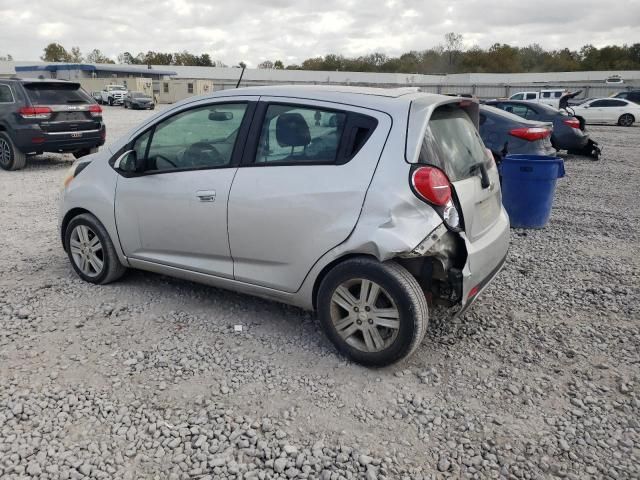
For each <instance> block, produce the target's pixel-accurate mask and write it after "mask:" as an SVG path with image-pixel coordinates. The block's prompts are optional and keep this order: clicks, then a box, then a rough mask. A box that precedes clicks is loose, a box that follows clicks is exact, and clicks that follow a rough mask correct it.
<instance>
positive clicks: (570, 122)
mask: <svg viewBox="0 0 640 480" xmlns="http://www.w3.org/2000/svg"><path fill="white" fill-rule="evenodd" d="M562 123H564V124H565V125H569V126H570V127H571V128H577V129H579V128H580V120H578V119H577V118H568V119H567V120H563V121H562Z"/></svg>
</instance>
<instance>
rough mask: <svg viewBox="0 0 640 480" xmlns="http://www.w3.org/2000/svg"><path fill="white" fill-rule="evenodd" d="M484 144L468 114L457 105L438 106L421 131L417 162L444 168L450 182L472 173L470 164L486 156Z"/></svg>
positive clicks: (484, 158)
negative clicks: (421, 138)
mask: <svg viewBox="0 0 640 480" xmlns="http://www.w3.org/2000/svg"><path fill="white" fill-rule="evenodd" d="M487 158H488V157H487V154H486V151H485V147H484V144H483V143H482V140H481V139H480V134H479V133H478V131H477V130H476V129H475V127H474V125H473V122H472V121H471V118H469V115H467V113H466V112H465V111H464V110H462V109H460V108H455V107H450V106H444V107H440V108H438V109H437V110H436V111H435V112H433V115H432V116H431V119H430V120H429V125H428V127H427V130H426V132H425V136H424V139H423V141H422V147H421V149H420V156H419V160H418V161H419V162H420V163H426V164H431V165H434V166H436V167H438V168H441V169H442V170H444V172H445V173H446V174H447V176H448V177H449V179H450V180H451V181H452V182H455V181H457V180H462V179H464V178H468V177H470V176H471V175H472V174H473V169H472V168H471V167H472V166H473V165H475V164H477V163H478V162H484V161H486V160H487Z"/></svg>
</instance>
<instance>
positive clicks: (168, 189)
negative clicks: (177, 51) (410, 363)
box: [60, 86, 510, 366]
mask: <svg viewBox="0 0 640 480" xmlns="http://www.w3.org/2000/svg"><path fill="white" fill-rule="evenodd" d="M478 120H479V106H478V103H477V102H475V101H473V100H469V99H461V98H456V97H446V96H441V95H431V94H425V93H418V92H415V91H414V90H412V89H397V90H394V89H388V90H387V89H367V88H349V87H341V86H335V87H319V86H317V87H316V86H314V87H303V86H281V87H252V88H242V89H237V90H224V91H220V92H216V93H214V94H212V95H207V96H202V97H194V98H189V99H187V100H185V101H183V102H181V103H178V104H176V105H174V106H173V107H172V108H170V109H167V110H165V111H163V112H162V113H161V114H160V115H158V116H155V117H151V118H150V119H148V120H147V121H146V122H145V123H143V124H141V125H139V126H138V127H137V128H136V129H134V130H133V131H132V132H131V133H129V134H128V135H127V136H125V137H123V138H121V139H120V140H118V141H116V142H114V143H113V144H111V145H109V146H108V147H107V148H105V149H102V150H100V152H98V153H97V154H95V155H93V156H91V157H88V159H83V161H82V162H78V163H76V164H75V165H74V166H73V167H72V169H71V171H70V172H69V176H68V177H67V179H66V181H65V185H66V186H65V189H64V194H63V196H62V203H61V216H60V235H61V238H62V239H63V241H64V248H65V250H66V251H67V253H68V255H69V260H70V262H71V265H72V266H73V268H74V270H75V271H76V272H77V274H78V275H79V276H80V277H81V278H82V279H84V280H85V281H87V282H91V283H96V284H105V283H109V282H112V281H114V280H116V279H117V278H118V277H120V276H122V274H123V273H124V272H125V269H126V267H131V268H139V269H142V270H149V271H152V272H158V273H163V274H168V275H172V276H175V277H181V278H187V279H190V280H194V281H198V282H203V283H207V284H210V285H215V286H219V287H223V288H228V289H232V290H237V291H240V292H244V293H249V294H253V295H258V296H262V297H266V298H270V299H272V300H279V301H282V302H285V303H290V304H293V305H297V306H300V307H303V308H307V309H309V310H317V311H318V316H319V318H320V322H321V324H322V325H323V328H324V329H325V331H326V332H327V334H328V336H329V338H330V339H331V340H332V341H333V342H334V343H335V345H336V346H337V348H338V349H339V350H340V351H341V352H343V353H344V354H346V355H347V356H349V357H350V358H352V359H353V360H355V361H358V362H360V363H363V364H365V365H375V366H383V365H388V364H390V363H393V362H395V361H398V360H401V359H402V358H405V357H407V356H408V355H410V354H411V353H412V352H413V351H414V350H415V349H416V348H417V347H418V346H419V345H420V343H421V342H422V339H423V337H424V334H425V332H426V327H427V321H428V317H429V315H428V303H431V304H432V305H434V304H438V305H442V306H448V307H450V308H451V309H452V313H453V314H458V315H459V314H460V312H461V311H463V310H464V309H466V308H468V307H469V305H471V304H472V303H473V301H475V300H476V299H477V298H478V297H479V296H480V295H481V294H482V292H483V290H484V289H485V288H486V287H487V285H488V284H489V283H490V282H491V281H492V280H493V279H494V277H495V276H496V275H497V273H498V272H499V271H500V269H501V268H502V265H503V264H504V261H505V258H506V254H507V248H508V245H509V235H510V234H509V218H508V216H507V213H506V211H505V209H504V207H503V206H502V202H501V198H502V197H501V191H500V179H499V174H498V169H497V168H496V164H495V162H494V159H493V156H492V155H491V154H490V152H488V151H487V150H486V149H485V147H484V145H483V143H482V140H481V138H480V135H479V134H478V131H477V128H478Z"/></svg>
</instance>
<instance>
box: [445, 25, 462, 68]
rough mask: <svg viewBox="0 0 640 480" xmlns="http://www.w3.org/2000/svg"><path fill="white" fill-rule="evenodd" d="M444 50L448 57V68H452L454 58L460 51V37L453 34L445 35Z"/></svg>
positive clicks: (457, 34)
mask: <svg viewBox="0 0 640 480" xmlns="http://www.w3.org/2000/svg"><path fill="white" fill-rule="evenodd" d="M444 42H445V47H444V48H445V50H446V52H447V54H448V55H449V68H450V69H451V67H453V59H454V56H455V55H456V54H457V53H458V52H460V51H461V50H462V35H460V34H459V33H455V32H449V33H446V34H445V36H444Z"/></svg>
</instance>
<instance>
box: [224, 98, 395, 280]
mask: <svg viewBox="0 0 640 480" xmlns="http://www.w3.org/2000/svg"><path fill="white" fill-rule="evenodd" d="M390 128H391V119H390V117H389V116H388V115H386V114H383V113H380V112H377V111H371V110H366V109H360V108H357V107H351V106H345V105H342V104H333V103H328V102H320V101H313V100H302V99H293V98H287V99H283V98H278V97H271V98H270V97H261V103H260V106H259V108H258V110H257V111H256V115H255V120H254V124H253V127H252V136H253V142H252V144H251V143H250V144H248V145H247V148H246V149H245V158H244V159H243V164H242V165H241V167H240V168H239V169H238V172H237V174H236V176H235V179H234V181H233V186H232V188H231V193H230V196H229V241H230V246H231V255H232V257H233V262H234V277H235V279H236V280H240V281H243V282H247V283H252V284H256V285H261V286H266V287H271V288H274V289H278V290H282V291H287V292H294V291H296V290H298V289H299V288H300V285H301V284H302V282H303V280H304V278H305V277H306V275H307V273H308V272H309V270H310V269H311V268H312V266H313V265H314V263H315V262H316V261H317V260H318V259H319V258H320V257H321V256H322V255H323V254H325V253H326V252H327V251H328V250H330V249H332V248H334V247H335V246H337V245H339V244H340V243H342V242H343V241H344V240H346V238H347V237H348V236H349V234H350V233H351V231H352V230H353V228H354V227H355V225H356V222H357V220H358V217H359V215H360V211H361V208H362V204H363V202H364V198H365V194H366V191H367V188H368V186H369V183H370V181H371V178H372V176H373V173H374V171H375V168H376V165H377V164H378V160H379V158H380V155H381V153H382V150H383V148H384V145H385V142H386V139H387V135H388V133H389V130H390Z"/></svg>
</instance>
